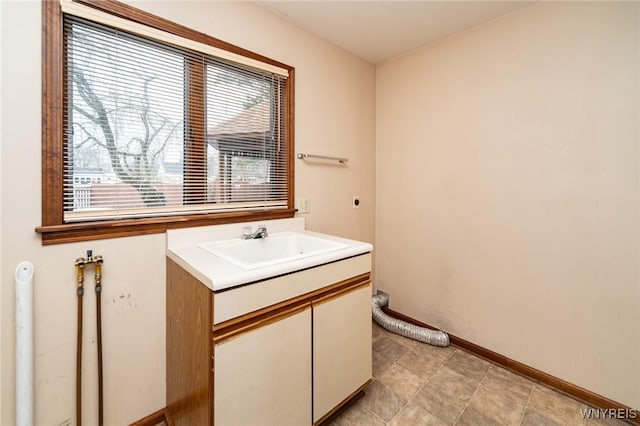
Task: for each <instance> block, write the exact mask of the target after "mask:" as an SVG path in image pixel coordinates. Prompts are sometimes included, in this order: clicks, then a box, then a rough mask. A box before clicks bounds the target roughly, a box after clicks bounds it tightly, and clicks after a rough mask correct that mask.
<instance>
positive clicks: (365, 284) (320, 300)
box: [312, 280, 371, 306]
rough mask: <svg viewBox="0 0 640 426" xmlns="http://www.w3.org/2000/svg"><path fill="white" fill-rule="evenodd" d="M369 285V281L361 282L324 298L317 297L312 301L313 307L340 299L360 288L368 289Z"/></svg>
mask: <svg viewBox="0 0 640 426" xmlns="http://www.w3.org/2000/svg"><path fill="white" fill-rule="evenodd" d="M370 284H371V281H368V280H367V281H366V282H363V283H361V284H357V285H355V286H352V287H347V288H343V289H340V290H338V291H335V292H333V293H331V294H327V295H325V296H322V297H319V298H317V299H314V300H313V302H312V304H313V306H315V305H319V304H322V303H326V302H330V301H331V300H333V299H336V298H338V297H342V296H344V295H345V294H347V293H351V292H352V291H356V290H360V289H361V288H364V287H368V286H369V285H370Z"/></svg>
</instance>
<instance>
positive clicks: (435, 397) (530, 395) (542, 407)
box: [329, 323, 626, 426]
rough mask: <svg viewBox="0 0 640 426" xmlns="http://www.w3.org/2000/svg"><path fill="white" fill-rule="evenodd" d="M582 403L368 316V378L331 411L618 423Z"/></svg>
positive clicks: (381, 418) (378, 421)
mask: <svg viewBox="0 0 640 426" xmlns="http://www.w3.org/2000/svg"><path fill="white" fill-rule="evenodd" d="M584 408H586V405H585V404H583V403H581V402H579V401H576V400H574V399H571V398H569V397H566V396H564V395H562V394H560V393H558V392H555V391H553V390H551V389H549V388H546V387H545V386H542V385H539V384H536V383H534V382H532V381H531V380H529V379H526V378H524V377H522V376H519V375H517V374H514V373H511V372H509V371H507V370H505V369H503V368H501V367H499V366H497V365H494V364H492V363H490V362H487V361H485V360H483V359H481V358H478V357H476V356H474V355H471V354H469V353H468V352H465V351H463V350H460V349H456V348H454V347H448V348H436V347H433V346H429V345H425V344H423V343H419V342H416V341H413V340H410V339H406V338H404V337H401V336H398V335H395V334H392V333H389V332H387V331H386V330H384V329H382V328H380V327H379V326H378V325H376V324H375V323H374V324H373V381H372V382H371V384H370V385H369V386H368V387H367V389H366V395H365V396H364V397H362V398H361V399H359V400H358V401H357V402H355V403H353V404H352V405H351V406H349V407H348V408H346V409H345V410H344V411H342V412H341V413H339V414H338V415H337V417H335V418H333V419H332V420H331V421H330V422H329V425H331V426H351V425H366V426H369V425H370V426H377V425H389V426H412V425H473V426H485V425H486V426H491V425H522V426H531V425H536V426H537V425H585V426H586V425H589V426H592V425H593V426H595V425H606V424H609V425H618V424H620V425H622V424H626V423H623V422H622V421H619V420H584V419H583V417H582V413H581V411H580V410H581V409H584Z"/></svg>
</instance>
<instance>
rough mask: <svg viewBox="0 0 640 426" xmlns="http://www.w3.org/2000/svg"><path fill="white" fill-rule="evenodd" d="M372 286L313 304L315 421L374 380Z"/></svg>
mask: <svg viewBox="0 0 640 426" xmlns="http://www.w3.org/2000/svg"><path fill="white" fill-rule="evenodd" d="M370 310H371V284H370V283H369V282H367V283H365V284H364V285H360V286H357V287H355V288H350V289H346V290H345V291H342V292H337V293H335V294H331V295H329V296H326V297H324V298H321V299H318V300H316V301H314V302H313V422H314V423H316V422H318V421H319V420H321V419H322V418H323V417H325V416H326V415H327V414H328V413H330V412H331V411H332V410H333V409H334V408H335V407H337V406H339V405H340V403H341V402H342V401H344V400H345V399H347V398H349V397H350V396H351V394H352V393H353V392H354V391H355V390H357V389H359V388H360V386H361V385H362V384H363V383H367V382H368V380H369V379H370V378H371V365H372V362H371V361H372V360H371V315H366V316H365V315H359V314H358V313H360V312H369V311H370Z"/></svg>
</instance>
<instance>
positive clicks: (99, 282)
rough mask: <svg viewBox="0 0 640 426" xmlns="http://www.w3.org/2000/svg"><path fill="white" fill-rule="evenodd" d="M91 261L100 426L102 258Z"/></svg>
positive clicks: (101, 406) (101, 399) (100, 421)
mask: <svg viewBox="0 0 640 426" xmlns="http://www.w3.org/2000/svg"><path fill="white" fill-rule="evenodd" d="M93 261H94V262H95V264H96V275H95V283H96V284H95V290H96V323H97V328H98V424H99V426H102V425H103V424H104V421H103V418H104V416H103V403H102V401H103V398H102V309H101V308H100V294H101V293H102V262H103V259H102V256H96V257H95V258H94V259H93Z"/></svg>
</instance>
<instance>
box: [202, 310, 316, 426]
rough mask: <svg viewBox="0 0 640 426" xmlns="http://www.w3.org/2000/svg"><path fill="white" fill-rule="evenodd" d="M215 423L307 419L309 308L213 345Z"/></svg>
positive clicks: (264, 424)
mask: <svg viewBox="0 0 640 426" xmlns="http://www.w3.org/2000/svg"><path fill="white" fill-rule="evenodd" d="M214 351H215V353H214V366H215V367H214V424H215V426H243V425H246V426H256V425H261V426H268V425H274V426H286V425H292V426H300V425H308V424H310V423H311V308H310V307H309V306H307V307H306V308H304V310H302V311H300V309H298V310H297V311H294V313H292V314H289V315H288V316H285V317H284V318H271V319H267V320H265V321H264V322H263V325H261V326H260V325H259V326H258V327H257V328H252V329H250V330H249V331H245V332H242V333H240V334H236V335H234V336H231V337H229V338H227V339H225V340H222V341H220V343H216V344H215V347H214Z"/></svg>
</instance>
